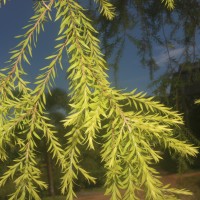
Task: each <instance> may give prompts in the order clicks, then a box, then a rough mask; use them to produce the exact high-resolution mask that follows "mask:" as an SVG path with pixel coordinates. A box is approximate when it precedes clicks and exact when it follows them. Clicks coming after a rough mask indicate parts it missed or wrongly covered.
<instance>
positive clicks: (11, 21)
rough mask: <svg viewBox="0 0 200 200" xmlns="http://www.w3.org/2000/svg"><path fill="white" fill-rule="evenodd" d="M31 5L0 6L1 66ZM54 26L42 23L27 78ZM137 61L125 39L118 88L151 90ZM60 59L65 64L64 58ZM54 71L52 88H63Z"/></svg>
mask: <svg viewBox="0 0 200 200" xmlns="http://www.w3.org/2000/svg"><path fill="white" fill-rule="evenodd" d="M32 5H33V1H32V0H17V1H14V0H13V1H12V0H11V1H8V3H7V4H6V6H3V7H2V8H0V68H2V67H4V66H5V64H4V62H5V61H7V60H8V58H9V54H8V52H9V50H10V49H11V48H13V47H14V46H15V45H16V44H17V43H18V42H19V40H17V39H14V36H16V35H20V34H23V33H24V30H22V27H23V26H25V25H26V24H27V22H28V20H29V18H30V17H31V16H32V14H33V10H32ZM58 28H59V26H58V24H57V25H55V24H54V23H53V22H50V23H48V24H46V27H45V32H41V35H40V36H39V41H38V45H37V49H34V51H33V58H32V60H31V66H28V65H24V68H25V71H26V72H28V74H29V78H28V79H29V81H31V82H34V79H35V76H36V75H37V74H38V73H39V69H40V68H42V67H44V66H45V62H46V61H45V60H44V57H46V56H48V55H50V54H51V53H53V52H54V49H53V46H54V44H55V43H54V39H55V37H56V35H57V31H58ZM157 51H158V53H157V56H158V59H159V60H158V61H159V64H161V65H163V64H165V62H166V53H165V52H164V51H163V50H161V49H158V50H157ZM180 51H181V49H178V50H177V51H176V52H174V53H175V54H178V53H180ZM172 53H173V52H172ZM139 60H140V57H139V55H137V51H136V49H135V48H134V47H133V46H132V45H131V44H129V43H128V42H126V45H125V50H124V53H123V56H122V58H121V61H120V68H119V71H118V86H119V88H120V89H123V88H127V90H129V91H130V90H133V89H135V88H138V91H147V92H148V93H151V90H150V89H148V88H147V86H148V84H149V83H150V79H149V70H148V69H147V68H144V67H142V66H141V64H140V62H139ZM64 62H66V63H67V60H65V61H64ZM66 66H67V64H66ZM161 71H163V69H161ZM58 72H59V73H58V78H57V79H56V87H61V88H63V89H65V90H67V83H66V75H65V72H62V71H58ZM108 73H109V77H110V78H109V80H110V81H111V82H114V79H113V70H110V71H109V72H108Z"/></svg>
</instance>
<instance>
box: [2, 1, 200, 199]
mask: <svg viewBox="0 0 200 200" xmlns="http://www.w3.org/2000/svg"><path fill="white" fill-rule="evenodd" d="M97 2H98V3H99V4H100V7H101V12H102V14H103V15H104V16H106V17H107V18H108V19H112V18H113V17H114V7H113V6H112V5H111V4H110V3H109V2H108V1H106V0H103V1H97ZM52 9H55V12H56V16H55V21H58V22H60V30H59V33H58V37H57V38H56V41H57V42H58V44H57V45H56V46H55V50H56V51H55V53H53V54H52V55H50V56H48V57H47V58H46V59H47V60H49V64H48V65H47V66H45V67H43V68H41V71H42V73H41V74H40V75H38V77H37V80H36V82H35V85H36V86H35V88H34V89H31V88H28V83H27V82H25V81H24V80H23V78H22V75H24V74H25V72H24V69H23V66H22V62H23V61H24V62H26V63H29V59H28V56H30V57H31V56H32V49H31V46H32V45H35V43H36V41H37V35H38V34H39V33H40V29H41V28H42V29H43V28H44V26H43V24H44V22H45V21H47V19H51V15H50V11H51V10H52ZM84 12H85V9H84V8H83V7H82V6H81V5H80V4H78V3H77V2H76V1H73V0H59V1H54V0H51V1H49V2H48V5H46V6H45V5H44V4H42V3H41V2H37V3H36V4H35V15H34V16H33V17H32V18H31V20H30V24H29V25H28V26H26V27H25V29H26V30H27V31H26V32H25V33H24V34H23V35H22V36H19V38H20V39H21V40H22V41H21V42H20V43H19V44H18V45H17V46H16V49H15V50H13V51H12V52H11V54H12V55H11V58H10V60H9V63H10V64H9V66H8V67H7V68H4V69H3V70H4V71H5V72H4V73H1V74H0V75H1V76H0V80H1V82H0V83H1V85H0V92H1V93H0V98H1V99H0V100H1V106H0V113H1V116H0V123H1V124H0V159H1V160H2V161H4V160H5V159H7V155H6V146H8V145H10V144H11V143H13V144H14V145H15V146H17V149H18V152H17V153H18V156H17V157H16V158H15V159H14V160H13V162H12V164H11V165H10V166H8V167H7V170H6V171H5V172H4V173H3V175H2V176H1V178H0V186H3V185H4V184H6V182H7V180H8V179H10V178H11V179H13V180H14V183H15V185H16V190H15V192H14V193H13V194H11V196H10V198H9V199H10V200H15V199H19V200H24V199H36V200H39V199H40V197H39V194H38V188H41V189H45V188H46V187H47V185H46V184H45V183H44V182H43V181H41V173H40V170H39V169H38V162H37V154H38V152H37V143H38V141H40V140H41V139H42V138H45V139H46V143H47V145H48V151H49V152H51V153H52V157H54V158H55V159H56V161H57V163H58V165H59V166H60V167H61V170H62V173H63V176H62V179H61V191H62V193H66V199H67V200H72V199H74V197H75V196H76V194H75V192H74V184H75V182H76V180H77V179H78V174H79V173H80V174H82V175H83V176H84V177H85V179H87V180H88V181H89V182H94V183H95V178H94V177H92V176H91V175H90V173H89V172H87V171H86V170H85V169H84V168H83V167H82V166H81V163H80V159H79V158H80V155H81V153H82V152H81V151H80V149H81V146H85V145H87V147H88V148H89V149H91V150H92V149H94V148H95V142H96V140H97V138H98V137H101V138H102V140H103V142H102V143H101V146H102V148H101V158H102V162H103V163H104V168H105V169H106V182H105V187H106V194H108V195H110V199H112V200H119V199H124V200H133V199H138V198H139V197H138V191H140V190H144V191H145V195H146V198H147V199H152V200H158V199H160V200H161V199H166V198H167V199H178V197H176V194H177V193H183V194H190V192H188V191H186V190H178V189H172V188H170V187H169V186H165V185H163V183H162V182H161V181H160V178H159V173H158V172H157V171H156V170H155V169H154V168H153V167H152V164H154V163H156V162H159V160H160V159H161V156H160V154H159V152H158V151H156V150H155V149H156V148H157V147H163V146H164V147H165V149H169V150H170V151H171V152H175V153H178V154H180V156H183V157H186V158H187V157H188V156H195V155H196V154H197V149H196V148H195V147H193V145H191V144H188V143H187V141H180V140H178V139H176V138H175V136H174V133H173V127H178V126H179V125H180V124H182V123H183V121H182V116H181V115H180V114H179V113H177V112H175V111H173V110H172V109H170V108H167V107H165V106H164V105H162V104H160V103H159V102H156V101H155V100H153V98H152V97H146V96H145V94H144V93H136V92H135V91H133V92H130V93H126V92H123V91H119V90H116V89H115V88H111V87H110V83H109V82H108V81H107V74H106V72H105V70H106V62H105V60H104V58H103V54H102V53H101V50H100V47H99V43H100V41H99V39H98V38H97V37H96V36H95V35H96V34H97V31H96V30H95V28H94V27H93V26H92V25H91V20H90V19H89V18H88V17H87V16H86V15H85V13H84ZM64 50H66V51H67V54H68V57H69V64H70V67H69V68H68V69H67V73H68V79H69V82H70V83H69V90H70V94H69V97H70V106H71V111H70V113H69V115H68V116H67V117H66V118H65V120H63V124H64V126H65V127H67V128H68V130H69V131H67V132H66V134H65V137H66V146H65V147H63V146H61V143H60V142H59V139H58V137H57V136H56V131H55V129H54V126H53V125H52V124H51V123H50V120H49V117H48V113H47V112H46V111H45V106H46V96H45V91H46V90H47V91H49V93H51V91H50V89H51V87H52V85H53V83H54V79H55V76H56V74H57V73H56V69H57V66H60V67H61V68H62V55H63V52H64ZM15 90H18V91H19V92H20V95H18V96H14V92H13V91H15ZM127 108H128V109H127ZM100 130H103V131H100ZM122 190H123V191H124V193H123V194H122V193H121V191H122Z"/></svg>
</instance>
